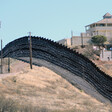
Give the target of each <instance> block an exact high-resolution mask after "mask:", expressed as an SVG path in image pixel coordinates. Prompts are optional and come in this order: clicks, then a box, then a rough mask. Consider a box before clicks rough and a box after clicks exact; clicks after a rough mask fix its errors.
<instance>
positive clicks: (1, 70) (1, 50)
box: [1, 39, 3, 74]
mask: <svg viewBox="0 0 112 112" xmlns="http://www.w3.org/2000/svg"><path fill="white" fill-rule="evenodd" d="M2 58H3V56H2V39H1V74H2V73H3V60H2Z"/></svg>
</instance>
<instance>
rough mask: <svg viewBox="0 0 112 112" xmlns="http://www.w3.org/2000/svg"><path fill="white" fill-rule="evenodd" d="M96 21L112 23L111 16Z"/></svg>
mask: <svg viewBox="0 0 112 112" xmlns="http://www.w3.org/2000/svg"><path fill="white" fill-rule="evenodd" d="M96 23H112V18H105V19H102V20H100V21H98V22H96Z"/></svg>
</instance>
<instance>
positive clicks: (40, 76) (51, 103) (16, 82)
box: [0, 60, 112, 112]
mask: <svg viewBox="0 0 112 112" xmlns="http://www.w3.org/2000/svg"><path fill="white" fill-rule="evenodd" d="M11 68H12V69H11V72H12V73H10V74H4V76H3V75H1V76H0V95H3V96H4V97H6V98H11V99H13V100H14V101H16V102H18V104H20V105H21V104H22V105H23V104H24V105H32V106H33V107H40V108H46V110H49V111H50V110H52V111H56V110H57V111H58V112H59V111H66V112H70V111H72V112H74V111H78V112H84V111H85V112H90V111H94V112H109V111H112V110H111V108H112V107H111V106H109V105H106V104H103V103H100V102H99V101H97V100H96V99H94V98H92V97H91V96H89V95H87V94H85V93H84V92H83V91H82V90H79V89H77V88H75V87H74V86H72V85H71V84H70V83H69V82H68V81H66V80H65V79H63V78H62V77H61V76H59V75H58V74H56V73H54V72H53V71H51V70H50V69H48V68H46V67H39V66H33V70H30V69H29V64H27V63H24V62H21V61H17V60H15V61H13V62H12V63H11Z"/></svg>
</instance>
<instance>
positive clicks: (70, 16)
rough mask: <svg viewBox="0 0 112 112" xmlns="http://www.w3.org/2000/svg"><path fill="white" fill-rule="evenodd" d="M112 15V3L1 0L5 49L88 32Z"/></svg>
mask: <svg viewBox="0 0 112 112" xmlns="http://www.w3.org/2000/svg"><path fill="white" fill-rule="evenodd" d="M107 12H109V13H110V14H112V0H104V1H103V0H0V21H1V22H2V25H1V28H0V39H1V38H2V39H3V45H6V44H7V43H8V42H10V41H12V40H14V39H17V38H19V37H23V36H27V35H28V32H32V35H33V36H41V37H45V38H49V39H52V40H55V41H57V40H60V39H63V38H69V37H70V36H71V30H73V33H74V35H79V34H80V32H85V26H86V25H88V24H91V23H93V22H96V21H99V20H101V19H102V16H103V15H104V14H105V13H107Z"/></svg>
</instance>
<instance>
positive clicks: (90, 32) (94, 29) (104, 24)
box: [58, 13, 112, 47]
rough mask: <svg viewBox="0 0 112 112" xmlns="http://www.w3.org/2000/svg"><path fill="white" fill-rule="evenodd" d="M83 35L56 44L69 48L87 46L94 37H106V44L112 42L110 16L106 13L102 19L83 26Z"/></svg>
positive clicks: (111, 19) (111, 16) (111, 20)
mask: <svg viewBox="0 0 112 112" xmlns="http://www.w3.org/2000/svg"><path fill="white" fill-rule="evenodd" d="M85 30H86V32H85V33H80V36H73V35H72V36H71V38H67V39H62V40H59V41H58V42H59V43H60V44H63V45H67V46H69V47H74V46H81V45H89V44H91V38H92V37H93V36H95V35H103V36H106V37H107V42H109V41H112V15H111V14H109V13H106V14H105V15H104V16H103V19H102V20H100V21H98V22H94V23H92V24H89V25H86V26H85Z"/></svg>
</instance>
